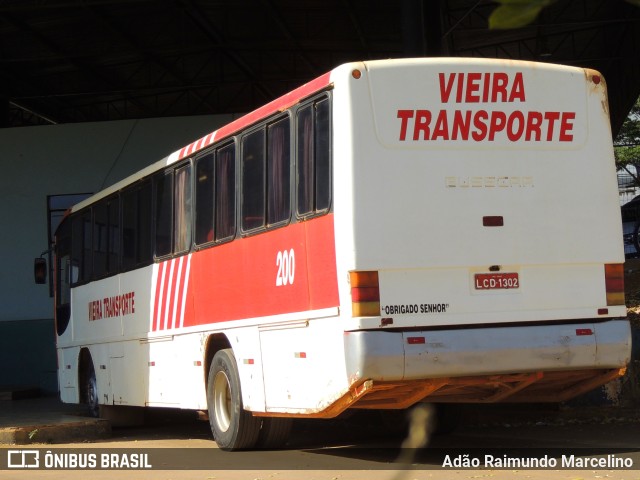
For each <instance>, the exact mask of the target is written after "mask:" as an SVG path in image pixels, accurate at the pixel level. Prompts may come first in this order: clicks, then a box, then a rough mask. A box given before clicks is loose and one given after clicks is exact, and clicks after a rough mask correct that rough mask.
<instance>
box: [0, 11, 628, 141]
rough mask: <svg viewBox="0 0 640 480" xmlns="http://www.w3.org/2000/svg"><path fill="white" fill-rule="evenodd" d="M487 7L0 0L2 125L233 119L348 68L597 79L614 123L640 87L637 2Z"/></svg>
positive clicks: (619, 122) (0, 125)
mask: <svg viewBox="0 0 640 480" xmlns="http://www.w3.org/2000/svg"><path fill="white" fill-rule="evenodd" d="M497 5H498V3H497V2H494V1H489V0H396V1H389V0H387V1H383V0H0V39H1V43H0V62H1V67H0V105H2V109H1V110H0V112H1V113H0V127H18V126H26V125H46V124H54V123H73V122H93V121H107V120H121V119H130V118H147V117H164V116H179V115H201V114H220V113H240V112H247V111H250V110H253V109H254V108H256V107H258V106H260V105H262V104H264V103H267V102H268V101H270V100H272V99H274V98H275V97H277V96H279V95H281V94H283V93H285V92H287V91H289V90H291V89H293V88H295V87H296V86H299V85H300V84H302V83H304V82H306V81H308V80H310V79H312V78H314V77H317V76H318V75H321V74H322V73H324V72H326V71H328V70H330V69H332V68H333V67H335V66H337V65H339V64H341V63H344V62H348V61H356V60H368V59H380V58H394V57H410V56H455V57H498V58H512V59H521V60H538V61H544V62H553V63H562V64H568V65H577V66H583V67H589V68H594V69H597V70H599V71H600V72H601V73H602V74H603V75H604V76H605V78H606V79H607V83H608V87H609V97H610V98H609V100H610V110H611V118H612V125H613V128H614V131H615V130H617V128H619V126H620V125H621V124H622V121H623V120H624V118H625V116H626V115H627V112H628V111H629V108H630V107H631V105H632V104H633V102H634V101H635V99H636V98H637V97H638V94H639V93H640V8H639V7H636V6H634V5H632V4H631V3H628V2H626V1H624V0H557V1H556V2H555V3H553V4H552V5H551V6H549V7H547V8H545V9H544V10H543V11H542V12H541V14H540V15H539V16H538V18H537V19H536V21H534V22H533V23H532V24H530V25H528V26H526V27H523V28H518V29H513V30H490V29H489V28H488V17H489V16H490V15H491V13H492V12H493V11H494V10H495V8H496V7H497Z"/></svg>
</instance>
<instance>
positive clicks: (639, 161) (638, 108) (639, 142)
mask: <svg viewBox="0 0 640 480" xmlns="http://www.w3.org/2000/svg"><path fill="white" fill-rule="evenodd" d="M613 145H614V151H615V156H616V164H617V166H618V168H623V167H624V166H626V165H640V98H638V99H637V100H636V103H635V104H634V105H633V107H632V108H631V111H630V112H629V115H627V118H626V119H625V121H624V123H623V124H622V127H621V128H620V132H619V133H618V136H617V137H616V139H615V141H614V142H613Z"/></svg>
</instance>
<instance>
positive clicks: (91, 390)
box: [87, 374, 98, 415]
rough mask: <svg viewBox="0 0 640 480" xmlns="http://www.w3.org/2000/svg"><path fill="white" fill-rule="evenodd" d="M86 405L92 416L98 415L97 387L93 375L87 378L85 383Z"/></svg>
mask: <svg viewBox="0 0 640 480" xmlns="http://www.w3.org/2000/svg"><path fill="white" fill-rule="evenodd" d="M87 405H88V406H89V410H90V411H91V414H92V415H97V413H98V386H97V382H96V377H95V374H94V375H91V376H90V377H89V381H88V382H87Z"/></svg>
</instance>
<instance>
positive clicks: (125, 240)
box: [119, 181, 152, 271]
mask: <svg viewBox="0 0 640 480" xmlns="http://www.w3.org/2000/svg"><path fill="white" fill-rule="evenodd" d="M121 198H122V200H121V203H122V227H121V232H122V236H121V237H120V238H122V246H121V247H120V248H119V250H121V252H122V264H121V266H122V270H123V271H127V270H131V269H132V268H134V267H136V266H138V265H142V264H145V263H149V262H151V259H152V255H151V182H149V181H146V182H145V183H143V184H142V185H141V186H137V187H134V188H131V189H127V190H125V191H124V192H123V193H122V197H121Z"/></svg>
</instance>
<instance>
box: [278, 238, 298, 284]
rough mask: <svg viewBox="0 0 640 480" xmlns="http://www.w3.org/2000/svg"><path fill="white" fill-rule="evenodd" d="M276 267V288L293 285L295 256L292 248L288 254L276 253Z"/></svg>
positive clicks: (285, 252)
mask: <svg viewBox="0 0 640 480" xmlns="http://www.w3.org/2000/svg"><path fill="white" fill-rule="evenodd" d="M276 266H277V267H278V273H277V274H276V287H282V286H285V285H293V281H294V280H295V277H296V255H295V253H294V251H293V248H292V249H291V250H289V251H288V252H287V251H286V250H285V251H284V252H278V255H277V256H276Z"/></svg>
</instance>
